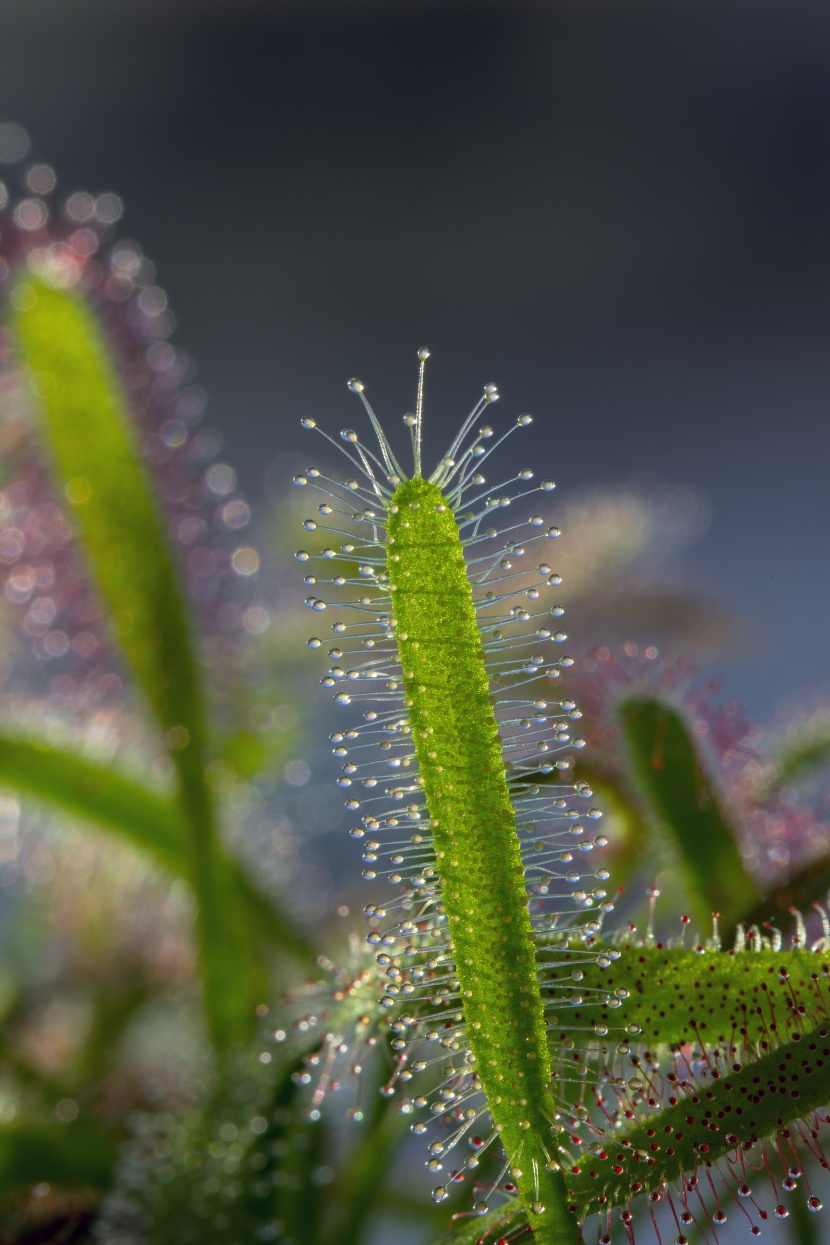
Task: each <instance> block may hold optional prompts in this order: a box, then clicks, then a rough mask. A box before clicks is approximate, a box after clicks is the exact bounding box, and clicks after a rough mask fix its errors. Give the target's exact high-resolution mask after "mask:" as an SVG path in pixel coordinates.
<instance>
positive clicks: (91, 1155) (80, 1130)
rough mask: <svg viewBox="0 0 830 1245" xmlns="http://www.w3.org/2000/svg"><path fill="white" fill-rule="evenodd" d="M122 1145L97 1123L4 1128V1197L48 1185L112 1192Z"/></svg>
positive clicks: (0, 1132)
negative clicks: (26, 1188) (28, 1188)
mask: <svg viewBox="0 0 830 1245" xmlns="http://www.w3.org/2000/svg"><path fill="white" fill-rule="evenodd" d="M115 1156H116V1146H115V1142H114V1141H113V1139H112V1137H110V1136H109V1135H108V1134H107V1132H106V1131H105V1130H104V1129H103V1128H102V1127H101V1125H100V1124H97V1123H96V1122H95V1121H94V1120H91V1119H84V1118H83V1117H81V1118H80V1119H77V1120H75V1121H74V1122H73V1123H71V1124H57V1125H49V1124H8V1125H6V1126H5V1127H2V1128H0V1193H5V1192H8V1191H9V1190H12V1189H17V1188H24V1187H26V1186H31V1185H35V1184H41V1183H43V1182H45V1183H47V1184H54V1185H61V1186H64V1187H68V1188H91V1189H106V1188H108V1187H109V1185H110V1184H111V1182H112V1177H113V1173H114V1168H115Z"/></svg>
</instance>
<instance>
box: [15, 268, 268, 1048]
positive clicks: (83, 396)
mask: <svg viewBox="0 0 830 1245" xmlns="http://www.w3.org/2000/svg"><path fill="white" fill-rule="evenodd" d="M12 301H13V313H12V316H11V323H12V327H13V331H14V333H15V335H16V338H17V343H18V346H19V350H20V354H21V357H22V361H23V363H24V365H25V367H26V368H27V369H28V372H29V375H30V377H31V382H32V389H33V391H34V396H35V400H36V406H37V408H38V409H39V412H40V414H41V417H42V425H43V430H44V434H45V439H46V441H47V443H48V446H49V449H50V451H51V458H52V462H53V465H54V468H55V472H56V475H57V478H58V481H59V483H60V486H61V488H62V491H63V492H64V494H65V496H66V497H67V499H68V501H69V503H70V505H69V510H70V512H71V514H72V516H73V518H74V520H75V523H76V526H77V530H78V533H79V535H80V537H81V541H82V544H83V546H84V548H85V550H86V553H87V555H88V560H89V565H90V570H91V573H92V576H93V578H94V580H95V582H96V583H97V586H98V588H99V590H100V593H101V596H102V597H103V599H104V601H105V602H106V605H107V606H108V609H109V613H110V616H111V619H112V625H113V630H114V632H115V635H116V636H117V639H118V642H119V644H120V646H121V649H122V652H123V654H124V656H125V657H126V659H127V661H128V663H129V665H130V666H131V668H132V670H133V672H134V674H135V676H136V679H137V680H138V682H139V684H140V686H141V687H142V688H143V690H144V692H145V694H146V696H147V698H148V700H149V702H150V704H151V705H152V708H153V710H154V712H155V715H156V718H157V719H158V722H159V725H160V727H161V729H162V731H163V733H164V736H165V739H166V742H167V744H168V747H169V748H170V752H171V758H172V760H173V762H174V764H175V767H176V770H177V771H178V776H179V787H180V797H181V801H182V805H183V809H184V815H185V819H186V823H187V827H188V832H189V833H188V836H187V837H188V841H189V842H188V857H189V870H188V873H189V877H190V881H191V883H192V885H193V889H194V891H195V894H196V898H197V902H198V910H199V916H198V932H199V944H200V956H201V963H202V969H203V973H202V975H203V981H204V989H205V1007H206V1014H207V1019H208V1025H209V1029H210V1032H211V1036H212V1039H213V1042H214V1044H215V1045H216V1047H217V1048H218V1049H226V1048H227V1047H228V1046H229V1045H231V1044H232V1043H233V1042H234V1041H235V1040H237V1039H238V1038H240V1037H242V1036H244V1034H245V1033H246V1032H248V1031H249V1027H250V1026H249V1021H248V1018H249V1016H250V1015H251V1011H252V1007H251V1005H252V1002H253V1000H252V996H251V989H252V981H251V974H250V971H249V964H248V963H246V958H247V957H246V955H245V954H244V952H243V950H242V943H241V940H240V939H238V938H237V936H236V932H235V928H234V925H235V923H234V909H235V904H234V903H233V902H232V898H233V897H232V895H231V894H230V893H229V891H228V889H227V887H225V885H224V882H223V879H222V877H221V871H220V868H219V862H218V852H217V844H216V836H215V817H214V810H213V802H212V797H211V793H210V790H209V788H208V786H207V784H206V783H205V780H204V765H205V760H206V745H207V728H206V723H205V714H204V706H203V698H202V693H201V687H200V683H199V677H198V672H197V668H196V661H195V658H194V654H193V650H192V647H191V643H190V636H189V629H188V624H187V618H186V614H185V607H184V602H183V600H182V597H181V593H180V591H179V587H178V582H177V576H176V572H175V569H174V566H173V562H172V559H171V556H170V551H169V548H168V544H167V540H166V538H165V536H164V532H163V528H162V523H161V519H160V517H159V513H158V510H157V507H156V504H155V501H154V498H153V496H152V490H151V486H150V483H149V481H148V479H147V478H146V476H145V472H144V470H143V468H142V465H141V463H140V460H139V456H138V452H137V446H136V444H135V437H134V434H133V431H132V427H131V424H130V419H129V415H128V412H127V404H126V400H125V396H124V393H123V391H122V388H121V385H120V383H119V381H118V378H117V376H116V373H115V369H114V366H113V363H112V361H111V359H110V356H109V353H108V350H107V347H106V344H105V342H104V340H103V337H102V334H101V332H100V330H99V328H98V325H97V324H96V322H95V319H94V317H93V315H92V313H91V311H90V310H89V308H88V307H87V306H86V305H85V304H84V303H83V301H81V299H80V298H78V297H77V296H76V295H75V294H73V293H69V292H65V291H61V290H56V289H53V288H51V287H49V286H47V285H45V284H44V283H42V282H38V281H26V282H24V283H21V284H19V285H18V286H17V287H16V289H15V291H14V293H13V299H12Z"/></svg>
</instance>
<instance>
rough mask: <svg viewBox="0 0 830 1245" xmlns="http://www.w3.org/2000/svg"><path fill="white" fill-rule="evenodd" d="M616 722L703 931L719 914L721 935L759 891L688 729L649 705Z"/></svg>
mask: <svg viewBox="0 0 830 1245" xmlns="http://www.w3.org/2000/svg"><path fill="white" fill-rule="evenodd" d="M619 717H620V723H621V726H622V730H623V735H624V738H625V741H626V744H627V746H628V749H629V752H630V755H631V758H632V760H633V762H634V767H635V771H636V776H637V778H638V780H639V784H640V787H641V789H642V791H643V794H644V795H645V798H646V800H647V802H648V804H649V806H650V807H651V809H652V810H653V812H654V813H655V814H656V815H657V817H659V819H660V821H661V822H662V823H663V824H664V825H666V826H667V827H668V828H670V829H671V830H672V831H673V833H674V836H675V839H676V842H677V845H678V848H679V850H680V855H681V863H682V867H683V870H684V872H685V874H686V877H687V879H688V881H689V883H690V891H691V901H692V903H693V905H694V906H695V908H696V912H695V915H696V917H697V919H698V921H700V923H701V926H702V928H704V929H705V928H706V926H707V924H708V922H709V920H710V919H711V913H712V912H718V913H719V914H720V916H721V918H722V923H723V926H724V927H728V926H730V925H733V924H734V923H735V922H736V921H737V920H739V919H740V918H741V915H742V914H743V912H744V911H745V910H746V909H747V908H748V907H749V906H750V905H751V904H753V903H754V902H755V901H756V900H757V899H758V889H757V887H756V885H755V883H754V882H753V880H752V879H751V878H750V876H749V874H748V873H747V871H746V869H745V868H744V864H743V861H742V859H741V855H740V852H739V851H738V846H737V842H736V838H735V834H734V831H733V829H732V827H731V826H730V824H729V822H728V820H727V818H726V816H725V814H724V812H723V810H722V809H721V807H720V804H719V803H718V799H717V795H716V792H715V788H714V784H713V783H712V780H711V778H710V777H709V775H708V774H707V773H706V770H705V768H704V766H703V763H702V761H701V759H700V757H699V755H698V753H697V750H696V748H695V745H694V742H693V740H692V738H691V736H690V735H689V732H688V730H687V728H686V725H685V723H684V722H683V720H682V718H681V717H680V715H679V714H678V713H676V712H675V711H674V710H673V709H670V708H669V707H668V706H667V705H664V704H661V703H660V702H659V701H656V700H646V699H643V700H640V699H632V700H627V701H625V702H624V703H623V704H622V705H621V706H620V709H619Z"/></svg>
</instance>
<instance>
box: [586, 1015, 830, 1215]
mask: <svg viewBox="0 0 830 1245" xmlns="http://www.w3.org/2000/svg"><path fill="white" fill-rule="evenodd" d="M678 1096H679V1095H678ZM827 1102H830V1036H828V1031H827V1027H826V1026H822V1027H821V1028H817V1029H813V1030H810V1031H807V1032H804V1033H802V1034H799V1035H798V1038H797V1040H794V1041H790V1042H784V1043H782V1044H781V1045H780V1046H777V1047H776V1048H775V1049H774V1050H771V1051H770V1052H769V1053H768V1054H765V1055H762V1056H761V1058H760V1059H757V1060H755V1061H754V1062H753V1063H749V1064H745V1065H744V1066H743V1067H741V1068H740V1070H739V1071H737V1072H734V1071H733V1072H728V1073H722V1074H721V1075H720V1076H719V1077H718V1078H712V1079H708V1078H707V1079H705V1080H704V1081H702V1082H701V1083H700V1084H698V1085H696V1086H695V1088H694V1090H693V1092H692V1093H691V1094H686V1095H684V1096H682V1097H680V1101H678V1102H677V1103H676V1104H675V1105H674V1106H670V1107H667V1108H666V1109H665V1110H664V1111H661V1112H658V1113H656V1114H654V1115H651V1116H649V1117H648V1120H647V1121H645V1122H644V1123H641V1124H638V1125H637V1126H636V1127H635V1128H633V1129H631V1130H630V1131H629V1132H628V1133H627V1134H621V1135H619V1136H618V1135H617V1134H615V1135H614V1136H613V1138H609V1140H608V1143H607V1150H606V1155H607V1157H606V1158H605V1159H595V1158H593V1157H590V1158H589V1157H587V1156H586V1159H585V1161H584V1162H583V1163H582V1164H581V1165H580V1168H579V1170H578V1171H572V1172H570V1173H568V1172H566V1173H565V1179H566V1182H567V1185H568V1193H569V1197H570V1200H571V1203H572V1205H575V1206H578V1207H579V1208H580V1209H581V1210H583V1211H584V1212H586V1213H588V1214H590V1213H591V1212H592V1211H595V1210H599V1209H600V1204H599V1200H598V1199H599V1198H600V1197H605V1198H607V1204H608V1205H610V1206H620V1205H625V1204H626V1203H627V1202H628V1201H629V1199H630V1198H631V1196H632V1194H633V1193H634V1192H643V1193H647V1192H649V1191H650V1190H651V1189H656V1188H658V1187H659V1186H660V1185H661V1184H664V1183H668V1182H671V1181H673V1180H676V1179H677V1178H678V1176H680V1175H681V1173H682V1172H691V1171H693V1170H694V1169H695V1167H696V1166H698V1165H699V1164H701V1163H714V1162H716V1161H717V1160H718V1159H719V1158H722V1157H723V1156H724V1155H725V1154H729V1153H730V1152H732V1151H734V1150H736V1149H738V1148H740V1147H741V1146H742V1145H743V1144H745V1143H749V1142H755V1141H759V1140H763V1138H765V1137H771V1136H772V1135H773V1134H774V1133H775V1132H776V1131H777V1130H778V1129H779V1128H786V1127H787V1125H789V1124H794V1123H795V1122H796V1121H797V1120H800V1119H806V1118H808V1117H809V1116H810V1115H811V1113H812V1112H814V1111H817V1110H819V1109H820V1108H822V1107H823V1106H824V1105H825V1104H826V1103H827ZM626 1143H627V1144H626ZM641 1156H645V1157H646V1158H647V1159H648V1160H649V1161H648V1162H645V1161H644V1160H643V1158H642V1157H641ZM615 1166H619V1167H621V1168H622V1169H623V1170H622V1171H621V1172H619V1173H615V1172H614V1171H613V1168H614V1167H615ZM635 1184H636V1186H637V1188H636V1189H632V1185H635Z"/></svg>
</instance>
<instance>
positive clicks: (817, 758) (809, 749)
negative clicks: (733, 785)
mask: <svg viewBox="0 0 830 1245" xmlns="http://www.w3.org/2000/svg"><path fill="white" fill-rule="evenodd" d="M768 760H769V761H770V762H771V764H770V765H769V767H768V771H769V777H768V778H767V780H766V781H765V783H764V784H763V786H762V788H761V790H760V791H759V793H758V794H759V795H761V796H766V795H768V794H770V792H772V791H775V790H777V789H778V788H780V787H784V786H786V785H787V784H788V783H792V782H797V781H798V780H799V779H800V778H804V777H807V776H808V775H809V774H810V773H811V772H812V771H813V770H817V769H819V768H820V767H821V766H822V765H826V764H827V763H828V761H830V729H828V725H827V723H826V721H825V722H823V723H822V725H821V729H820V730H818V729H817V730H815V731H814V732H813V733H811V734H809V735H805V736H804V737H802V738H798V739H791V740H788V741H787V742H786V743H785V744H784V745H783V746H782V747H781V748H780V749H779V750H778V751H777V752H773V754H772V755H771V756H770V757H769V758H768Z"/></svg>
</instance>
